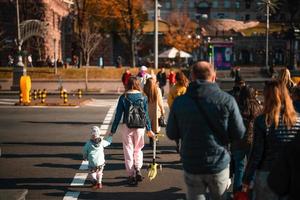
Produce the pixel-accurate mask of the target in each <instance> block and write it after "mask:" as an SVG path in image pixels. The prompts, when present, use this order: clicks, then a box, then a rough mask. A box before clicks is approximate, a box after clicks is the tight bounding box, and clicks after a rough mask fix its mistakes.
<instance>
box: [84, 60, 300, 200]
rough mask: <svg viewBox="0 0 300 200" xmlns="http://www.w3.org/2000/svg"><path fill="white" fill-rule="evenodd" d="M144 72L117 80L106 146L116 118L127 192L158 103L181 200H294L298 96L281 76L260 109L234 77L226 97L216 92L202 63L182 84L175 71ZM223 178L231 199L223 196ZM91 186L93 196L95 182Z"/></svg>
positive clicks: (284, 73) (152, 134) (151, 133)
mask: <svg viewBox="0 0 300 200" xmlns="http://www.w3.org/2000/svg"><path fill="white" fill-rule="evenodd" d="M147 70H148V69H147V67H145V66H142V67H141V68H140V72H139V73H138V74H137V75H136V76H133V75H132V74H131V72H130V71H129V70H126V71H125V72H124V74H123V76H122V82H123V84H124V88H125V92H124V94H122V95H121V96H120V98H119V100H118V104H117V109H116V115H115V119H114V121H113V124H112V127H111V131H110V134H109V137H108V139H107V141H111V137H113V135H114V134H115V133H116V132H117V128H118V126H119V123H120V121H121V119H122V117H123V123H122V124H121V125H120V130H119V131H118V132H120V133H121V134H122V142H123V152H124V159H125V167H126V171H127V174H128V184H129V185H137V184H138V182H139V181H142V179H143V176H142V174H141V169H142V166H143V147H144V135H145V133H146V134H147V136H148V137H149V145H152V143H153V140H155V139H156V134H157V133H158V132H159V131H160V127H159V124H158V119H159V118H160V117H161V116H165V110H164V107H163V97H164V96H165V97H166V98H167V102H168V105H169V108H170V113H169V116H168V121H167V127H166V134H167V136H168V138H169V139H171V140H174V141H175V142H176V150H177V152H178V153H180V157H181V162H182V166H183V172H184V181H185V184H186V186H187V194H186V197H187V199H188V200H204V199H212V200H221V199H224V200H225V199H230V198H233V199H235V200H239V199H240V200H241V199H244V198H245V197H247V198H246V199H254V200H277V199H278V200H281V199H289V200H292V199H294V200H295V199H297V197H298V195H297V191H299V189H300V188H299V184H297V180H298V178H299V171H298V170H299V169H300V163H299V161H298V160H297V158H298V155H299V151H300V135H299V134H298V132H299V131H300V115H299V114H298V112H299V111H300V88H299V87H298V86H296V84H295V83H294V82H293V81H292V79H291V77H290V73H289V71H288V69H282V70H281V71H280V73H279V75H278V77H276V78H274V77H273V78H272V80H271V81H268V82H266V83H265V86H264V90H263V102H261V101H260V100H259V99H258V96H257V90H256V89H254V88H253V87H251V86H250V85H248V84H247V83H246V82H245V81H244V80H243V79H242V77H241V76H240V75H239V78H237V79H236V80H235V85H234V88H233V90H231V91H229V92H225V91H223V90H221V89H220V87H219V86H218V84H217V83H216V71H215V70H214V68H213V67H212V65H211V64H210V63H208V62H205V61H201V62H197V63H195V64H194V65H193V67H192V68H191V72H190V77H189V78H190V79H188V78H187V77H186V76H185V74H184V73H183V72H182V71H178V72H174V71H172V70H170V72H169V74H168V75H167V74H166V71H165V69H164V68H162V69H161V70H160V71H159V72H158V74H154V72H153V71H151V72H150V73H148V72H147ZM167 80H169V81H167ZM167 82H169V84H170V89H169V93H168V96H166V93H165V90H164V87H165V86H166V84H167ZM137 107H138V109H137ZM94 132H95V130H94V131H93V133H94ZM93 137H94V136H93ZM99 137H100V136H99ZM93 139H94V138H93ZM106 145H109V144H108V143H107V144H106ZM101 150H103V148H101ZM85 157H88V156H86V155H85ZM103 164H104V161H103V162H102V163H101V166H100V167H99V166H91V170H92V171H91V172H92V173H94V172H95V171H97V170H98V171H100V175H98V177H102V171H101V169H103V167H102V165H103ZM231 174H232V176H233V178H232V180H233V193H232V195H228V190H229V187H230V185H231ZM94 176H95V175H94ZM94 179H96V178H94ZM96 180H97V179H96ZM100 183H101V182H100ZM95 184H96V187H98V188H99V179H98V181H95ZM97 184H98V186H97Z"/></svg>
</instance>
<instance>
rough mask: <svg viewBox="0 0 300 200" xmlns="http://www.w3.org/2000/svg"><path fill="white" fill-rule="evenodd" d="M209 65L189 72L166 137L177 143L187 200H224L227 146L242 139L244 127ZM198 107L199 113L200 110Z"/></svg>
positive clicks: (226, 181)
mask: <svg viewBox="0 0 300 200" xmlns="http://www.w3.org/2000/svg"><path fill="white" fill-rule="evenodd" d="M215 78H216V72H215V71H214V70H213V67H212V65H211V64H210V63H208V62H197V63H196V64H195V65H194V66H193V68H192V82H191V83H190V85H189V87H188V89H187V92H186V93H185V94H184V95H181V96H179V97H177V98H176V99H175V100H174V102H173V105H172V108H171V110H170V114H169V118H168V123H167V128H166V133H167V136H168V137H169V139H171V140H176V139H180V141H181V149H180V156H181V160H182V163H183V170H184V178H185V183H186V185H187V199H188V200H192V199H193V200H194V199H205V195H206V191H207V189H209V191H210V196H211V199H224V198H225V196H226V192H227V189H228V187H229V180H230V179H229V162H230V154H229V152H228V150H227V148H228V143H230V142H232V141H233V140H239V139H242V138H243V137H244V133H245V127H244V124H243V120H242V117H241V114H240V112H239V108H238V106H237V103H236V101H235V100H234V98H233V97H232V96H231V95H229V94H228V93H226V92H224V91H222V90H221V89H220V88H219V86H218V85H217V84H216V83H215ZM200 106H201V108H202V109H200Z"/></svg>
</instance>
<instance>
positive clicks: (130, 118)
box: [109, 76, 155, 185]
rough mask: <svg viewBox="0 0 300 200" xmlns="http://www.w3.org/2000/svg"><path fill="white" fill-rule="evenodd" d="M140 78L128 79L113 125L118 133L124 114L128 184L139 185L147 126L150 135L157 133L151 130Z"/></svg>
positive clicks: (123, 134) (124, 144) (124, 147)
mask: <svg viewBox="0 0 300 200" xmlns="http://www.w3.org/2000/svg"><path fill="white" fill-rule="evenodd" d="M139 85H140V83H139V81H138V79H137V78H136V77H134V76H131V77H130V78H129V79H128V85H127V88H126V91H125V93H124V94H123V95H121V96H120V98H119V101H118V105H117V110H116V115H115V119H114V121H113V124H112V127H111V133H110V134H109V135H110V136H112V135H113V134H115V133H116V130H117V128H118V125H119V123H120V120H121V118H122V116H123V123H124V125H123V126H121V130H120V132H121V133H122V143H123V152H124V159H125V167H126V171H127V173H128V184H129V185H137V183H138V181H142V174H141V171H140V170H141V168H142V166H143V152H142V149H143V147H144V134H145V128H146V130H147V134H148V136H149V137H154V136H155V134H154V133H153V132H152V131H151V122H150V119H149V114H148V100H147V97H146V96H144V95H143V94H142V92H141V89H140V86H139Z"/></svg>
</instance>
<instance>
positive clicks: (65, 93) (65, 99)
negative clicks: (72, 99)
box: [63, 91, 68, 103]
mask: <svg viewBox="0 0 300 200" xmlns="http://www.w3.org/2000/svg"><path fill="white" fill-rule="evenodd" d="M63 96H64V103H68V93H67V92H66V91H64V95H63Z"/></svg>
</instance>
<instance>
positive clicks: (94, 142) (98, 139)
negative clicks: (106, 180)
mask: <svg viewBox="0 0 300 200" xmlns="http://www.w3.org/2000/svg"><path fill="white" fill-rule="evenodd" d="M111 142H112V137H107V138H106V139H104V134H102V133H101V132H100V128H99V127H98V126H93V127H92V131H91V139H90V140H88V141H87V142H86V143H85V145H84V147H83V159H84V160H88V162H89V169H90V175H91V177H92V179H93V186H92V187H93V188H94V189H101V188H102V176H103V169H104V166H105V158H104V157H105V155H104V147H107V146H109V145H110V144H111Z"/></svg>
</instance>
